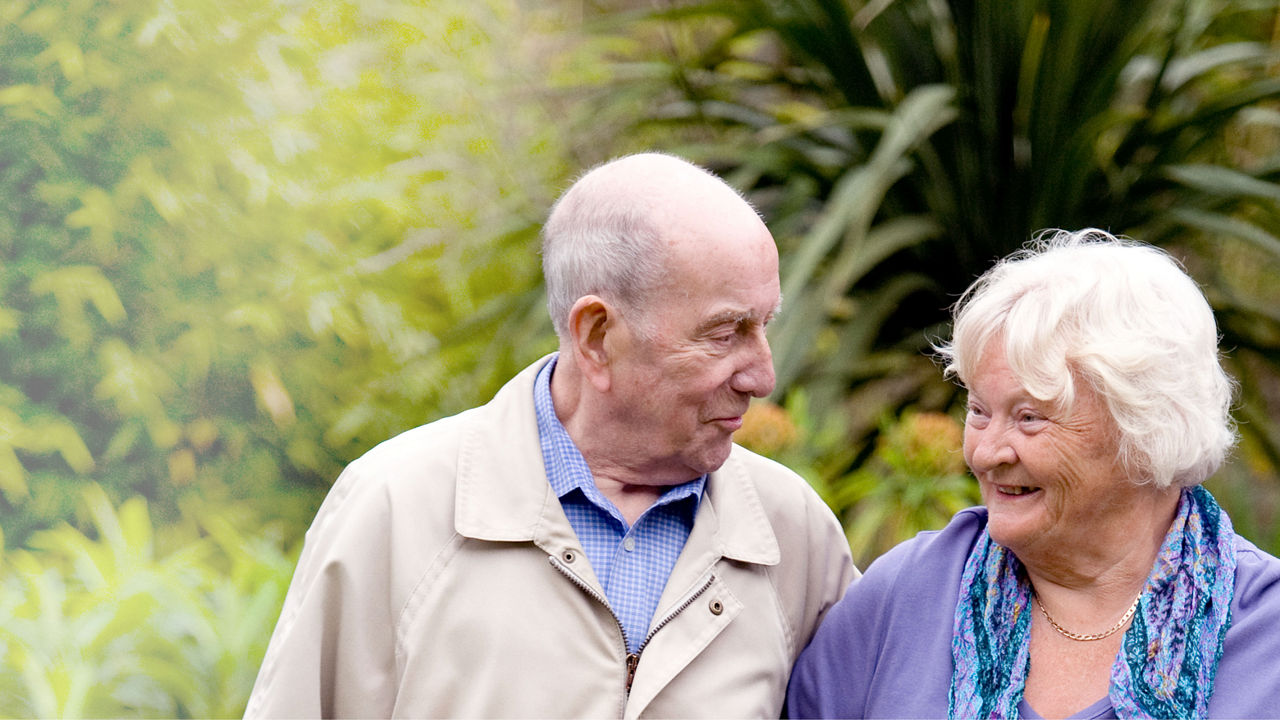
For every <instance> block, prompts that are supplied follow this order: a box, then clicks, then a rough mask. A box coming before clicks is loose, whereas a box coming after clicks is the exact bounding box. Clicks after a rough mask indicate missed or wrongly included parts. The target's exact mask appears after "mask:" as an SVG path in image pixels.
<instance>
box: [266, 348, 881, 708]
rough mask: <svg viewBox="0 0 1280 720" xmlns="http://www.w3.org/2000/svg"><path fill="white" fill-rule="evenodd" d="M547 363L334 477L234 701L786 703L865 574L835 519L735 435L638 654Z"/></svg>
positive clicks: (280, 704)
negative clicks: (556, 426) (542, 376)
mask: <svg viewBox="0 0 1280 720" xmlns="http://www.w3.org/2000/svg"><path fill="white" fill-rule="evenodd" d="M544 362H546V358H544V359H543V360H541V361H539V362H537V363H535V364H534V365H533V366H531V367H530V368H528V369H526V370H524V371H523V372H521V373H520V374H519V375H518V376H516V377H515V378H514V379H513V380H511V381H510V382H509V383H508V384H507V385H506V386H505V387H504V388H503V389H502V390H501V391H499V393H498V394H497V396H495V397H494V399H493V400H492V401H491V402H489V404H487V405H485V406H483V407H480V408H476V409H473V410H469V411H467V412H464V413H461V414H459V415H456V416H454V417H451V418H446V419H444V420H440V421H438V422H434V423H431V424H429V425H425V426H422V427H419V428H416V429H414V430H410V431H408V432H406V433H404V434H402V435H399V436H398V437H395V438H392V439H391V440H388V441H387V442H385V443H382V444H381V445H379V446H378V447H376V448H374V449H373V450H371V451H370V452H369V453H367V454H366V455H365V456H364V457H362V458H360V459H359V460H357V461H355V462H354V463H352V464H351V465H350V467H348V468H347V470H346V471H345V472H343V473H342V475H341V476H340V477H339V478H338V481H337V483H336V484H335V485H334V487H333V489H332V491H331V492H330V493H329V496H328V497H327V498H326V499H325V502H324V505H323V506H322V507H321V508H320V511H319V513H317V515H316V518H315V522H314V523H313V524H312V526H311V529H310V530H309V531H308V532H307V538H306V544H305V546H304V549H303V553H302V557H301V559H300V560H299V562H298V567H297V570H296V572H295V573H294V577H293V582H292V585H291V586H290V588H289V593H288V596H287V598H286V599H285V603H284V609H283V611H282V612H281V615H280V621H279V623H278V625H277V626H276V629H275V633H274V634H273V635H272V638H271V644H270V647H269V648H268V650H267V654H266V658H265V660H264V661H263V665H262V669H261V671H260V672H259V675H258V679H257V683H256V685H255V686H254V689H253V695H252V697H251V698H250V700H249V706H248V709H247V710H246V717H322V716H323V717H472V718H490V717H525V718H535V717H592V718H603V717H625V718H636V717H699V716H701V717H708V716H714V717H720V718H731V717H777V716H778V714H779V712H780V710H781V707H782V702H783V695H784V692H785V690H786V685H787V677H788V674H789V672H790V670H791V665H792V663H793V662H794V660H795V658H796V656H797V655H798V654H799V653H800V651H801V650H802V649H803V648H804V646H805V645H806V644H807V643H808V641H809V637H810V635H811V634H812V633H813V631H814V629H815V628H816V627H817V624H818V621H819V620H820V619H821V618H822V616H823V614H824V613H825V612H826V611H827V608H829V607H831V605H832V604H833V603H834V602H835V601H836V600H838V599H839V598H840V597H841V596H842V595H843V594H844V590H845V587H846V586H847V585H848V584H849V582H850V581H851V580H852V579H853V578H854V577H856V576H857V570H855V569H854V567H853V565H852V562H851V561H850V558H849V552H848V546H847V544H846V541H845V538H844V534H843V533H842V531H841V529H840V526H839V524H838V523H837V522H836V520H835V518H834V517H833V516H832V514H831V512H830V511H829V510H828V509H827V508H826V506H825V505H823V503H822V502H821V501H820V500H819V498H818V497H817V495H816V494H815V493H814V492H813V491H812V490H811V489H810V488H809V487H808V485H807V484H806V483H805V482H804V480H803V479H801V478H800V477H798V476H797V475H795V474H794V473H792V472H791V471H789V470H787V469H785V468H783V467H782V466H780V465H778V464H776V463H774V462H772V461H770V460H767V459H765V458H762V457H760V456H758V455H755V454H752V453H751V452H749V451H747V450H744V449H742V448H740V447H736V446H735V447H734V449H733V452H732V453H731V454H730V456H729V459H728V461H726V462H725V464H724V466H723V467H721V468H720V470H718V471H716V472H714V473H712V474H711V475H710V477H709V479H708V483H707V486H706V491H705V495H704V497H703V499H702V502H701V504H700V505H699V508H698V512H697V515H696V518H695V521H694V527H693V531H692V533H691V534H690V536H689V540H688V542H687V544H686V546H685V548H684V552H683V553H682V554H681V555H680V558H679V560H678V561H677V563H676V566H675V568H674V570H673V571H672V574H671V578H670V580H669V581H668V583H667V587H666V590H665V592H664V593H663V596H662V599H661V601H660V603H659V606H658V613H657V615H656V616H655V618H654V621H653V623H652V629H651V631H650V635H649V639H648V641H647V643H646V644H645V645H644V647H643V649H642V652H641V654H640V656H639V661H638V664H635V665H634V667H633V668H629V667H628V662H627V651H626V648H625V645H624V643H623V639H622V632H621V630H620V626H619V624H618V622H617V620H616V619H615V618H614V616H613V614H612V612H611V611H610V610H609V607H608V606H607V605H606V603H605V601H604V600H603V598H604V592H603V591H602V590H601V588H600V584H599V582H597V580H596V577H595V575H594V573H593V572H592V571H591V567H590V566H589V564H588V562H587V560H586V556H585V555H584V554H583V552H582V550H581V545H580V544H579V542H578V539H577V537H576V536H575V535H574V532H573V529H572V528H571V527H570V525H569V522H568V520H567V519H566V518H565V515H564V511H563V510H562V509H561V507H560V502H559V500H558V499H557V497H556V496H555V494H554V493H553V492H552V490H551V487H550V484H549V483H548V482H547V480H546V476H545V474H544V470H543V463H542V452H541V449H540V446H539V442H538V431H537V425H536V420H535V415H534V408H533V381H534V377H535V376H536V373H537V371H538V369H539V368H540V367H541V366H542V364H543V363H544ZM631 671H633V672H631ZM629 675H630V676H631V687H630V690H629V691H628V689H627V683H628V676H629Z"/></svg>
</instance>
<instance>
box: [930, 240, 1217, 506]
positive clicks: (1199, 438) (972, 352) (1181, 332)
mask: <svg viewBox="0 0 1280 720" xmlns="http://www.w3.org/2000/svg"><path fill="white" fill-rule="evenodd" d="M953 312H954V315H953V316H954V320H955V322H954V329H953V333H952V339H951V342H950V343H949V344H945V345H942V346H940V347H938V348H937V350H938V352H939V354H940V355H941V356H942V358H943V360H944V361H945V363H946V367H945V372H946V374H947V375H948V376H954V377H957V378H959V380H960V382H961V383H967V382H968V381H969V380H970V379H971V378H973V377H974V374H975V372H976V371H977V369H978V368H977V365H978V362H979V361H980V358H981V357H982V353H983V352H984V350H985V349H986V347H987V345H988V343H990V342H991V341H992V340H993V339H995V338H997V337H1002V338H1003V345H1004V351H1005V357H1006V360H1007V361H1008V363H1009V367H1010V369H1011V370H1012V371H1013V373H1014V375H1015V376H1016V377H1017V378H1018V380H1019V382H1021V383H1022V385H1023V387H1024V388H1025V389H1026V390H1027V392H1028V393H1030V394H1031V395H1032V396H1034V397H1036V398H1038V399H1040V400H1043V401H1049V402H1053V403H1056V404H1057V405H1058V406H1059V407H1060V408H1062V409H1063V410H1064V411H1069V409H1070V407H1071V404H1072V401H1073V399H1074V397H1075V392H1076V385H1075V383H1076V382H1077V381H1079V380H1083V381H1085V382H1087V383H1089V384H1090V385H1091V386H1092V387H1093V388H1094V389H1095V390H1096V391H1097V392H1098V393H1099V394H1100V395H1101V397H1102V398H1103V399H1104V401H1105V403H1106V407H1107V409H1108V410H1109V412H1110V414H1111V416H1112V418H1113V419H1114V420H1115V423H1116V426H1117V428H1118V429H1119V433H1120V438H1119V446H1120V459H1121V461H1122V463H1123V467H1124V468H1125V469H1126V471H1127V472H1128V473H1129V476H1130V477H1131V478H1132V479H1133V480H1135V481H1136V482H1149V483H1152V484H1155V485H1157V486H1159V487H1169V486H1171V485H1179V486H1190V485H1195V484H1197V483H1200V482H1203V481H1204V480H1205V479H1207V478H1208V477H1209V476H1210V475H1212V474H1213V473H1214V472H1215V471H1216V470H1217V469H1218V467H1219V466H1220V465H1221V464H1222V462H1223V460H1224V459H1225V457H1226V454H1227V452H1228V451H1229V450H1230V449H1231V447H1232V445H1234V444H1235V440H1236V434H1235V428H1234V424H1233V422H1232V420H1231V401H1232V394H1233V390H1234V384H1233V383H1232V381H1231V379H1230V378H1229V377H1228V376H1227V374H1226V373H1225V372H1224V371H1223V369H1222V364H1221V362H1220V358H1219V353H1218V331H1217V326H1216V325H1215V323H1214V319H1213V311H1212V309H1210V307H1209V304H1208V302H1206V300H1205V298H1204V294H1203V293H1202V292H1201V291H1200V288H1199V287H1198V286H1197V285H1196V283H1195V281H1194V280H1192V279H1191V278H1190V277H1189V276H1188V275H1187V274H1186V273H1185V272H1184V271H1183V269H1182V268H1181V266H1180V265H1179V264H1178V262H1177V261H1176V260H1174V259H1173V258H1172V257H1171V256H1169V255H1168V253H1166V252H1164V251H1163V250H1160V249H1159V248H1156V247H1153V246H1151V245H1146V244H1144V243H1139V242H1136V241H1133V240H1129V239H1121V238H1116V237H1114V236H1112V235H1110V234H1109V233H1107V232H1104V231H1102V230H1096V229H1088V230H1081V231H1079V232H1065V231H1061V230H1059V231H1046V232H1043V233H1040V234H1039V235H1038V236H1037V237H1036V238H1035V239H1034V240H1033V241H1032V242H1031V243H1029V244H1028V245H1027V246H1026V247H1025V248H1024V249H1022V250H1020V251H1018V252H1015V253H1014V254H1012V255H1010V256H1009V257H1007V258H1005V259H1003V260H1001V261H1000V262H999V263H997V264H996V266H995V267H993V268H991V269H990V270H989V271H987V272H986V273H985V274H984V275H983V276H982V277H981V278H979V279H978V280H977V282H975V283H974V284H973V285H972V286H971V287H970V288H969V289H968V290H967V291H966V292H965V294H964V295H963V296H962V297H961V298H960V301H959V302H958V303H956V306H955V308H954V311H953Z"/></svg>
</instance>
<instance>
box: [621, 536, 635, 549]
mask: <svg viewBox="0 0 1280 720" xmlns="http://www.w3.org/2000/svg"><path fill="white" fill-rule="evenodd" d="M622 549H623V550H626V551H627V552H631V551H632V550H635V549H636V539H635V538H633V537H631V536H627V538H626V539H624V540H623V541H622Z"/></svg>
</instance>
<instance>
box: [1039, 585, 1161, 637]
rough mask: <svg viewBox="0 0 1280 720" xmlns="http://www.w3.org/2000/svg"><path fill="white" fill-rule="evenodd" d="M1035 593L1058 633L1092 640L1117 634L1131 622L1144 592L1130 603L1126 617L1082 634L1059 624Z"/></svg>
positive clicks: (1041, 608) (1047, 618)
mask: <svg viewBox="0 0 1280 720" xmlns="http://www.w3.org/2000/svg"><path fill="white" fill-rule="evenodd" d="M1033 595H1034V597H1035V600H1036V605H1039V606H1040V613H1041V614H1042V615H1044V619H1045V620H1048V621H1049V624H1050V625H1052V626H1053V629H1054V630H1057V631H1058V634H1059V635H1061V636H1062V637H1064V638H1067V639H1068V640H1075V641H1076V642H1090V641H1093V640H1101V639H1103V638H1107V637H1111V636H1112V635H1115V634H1116V633H1117V632H1119V631H1120V628H1122V627H1124V625H1125V623H1127V622H1129V618H1131V617H1133V613H1134V612H1136V611H1137V609H1138V601H1139V600H1141V599H1142V593H1138V597H1136V598H1134V599H1133V604H1132V605H1130V606H1129V609H1128V610H1126V611H1125V613H1124V617H1122V618H1120V620H1119V621H1118V622H1116V624H1115V625H1112V626H1111V627H1109V628H1107V629H1106V630H1103V631H1102V632H1100V633H1094V634H1092V635H1081V634H1080V633H1073V632H1071V631H1070V630H1068V629H1066V628H1064V627H1062V626H1061V625H1059V624H1058V623H1057V622H1055V621H1054V619H1053V618H1052V617H1051V616H1050V615H1049V611H1048V610H1045V609H1044V603H1043V602H1041V601H1040V596H1039V595H1038V594H1033Z"/></svg>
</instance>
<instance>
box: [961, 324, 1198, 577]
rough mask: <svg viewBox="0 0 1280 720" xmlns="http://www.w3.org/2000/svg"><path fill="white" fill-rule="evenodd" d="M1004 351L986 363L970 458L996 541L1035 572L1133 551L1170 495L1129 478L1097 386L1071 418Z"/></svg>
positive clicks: (1080, 395)
mask: <svg viewBox="0 0 1280 720" xmlns="http://www.w3.org/2000/svg"><path fill="white" fill-rule="evenodd" d="M1003 345H1004V343H1003V340H1002V339H1001V338H999V337H997V338H996V339H995V340H992V341H991V342H990V343H988V345H987V348H986V350H985V351H984V352H983V355H982V359H981V361H980V362H979V363H978V367H977V371H976V374H975V377H973V378H972V380H971V382H970V383H969V408H968V413H967V415H966V417H965V431H964V458H965V461H966V462H968V463H969V468H970V469H971V470H972V471H973V474H974V476H975V477H977V479H978V482H979V485H980V487H981V490H982V499H983V502H984V503H985V504H986V506H987V510H988V513H989V520H988V530H989V532H990V533H991V537H992V539H993V540H995V541H996V542H997V543H999V544H1001V545H1003V546H1005V547H1007V548H1009V549H1010V550H1012V551H1013V552H1014V554H1015V555H1017V556H1018V558H1019V559H1021V560H1022V561H1023V562H1024V563H1026V564H1027V565H1028V566H1032V565H1033V564H1034V563H1036V562H1037V561H1039V562H1041V563H1057V562H1067V563H1071V562H1074V561H1076V560H1084V559H1087V557H1088V555H1089V553H1090V550H1091V549H1096V550H1097V554H1098V555H1106V554H1108V553H1110V552H1111V550H1112V549H1114V548H1115V547H1117V544H1118V545H1120V546H1123V545H1125V544H1126V542H1125V541H1126V540H1127V539H1128V538H1127V537H1126V536H1127V535H1128V534H1130V533H1132V532H1133V531H1134V530H1135V529H1137V528H1138V527H1142V528H1145V527H1147V522H1148V521H1149V520H1150V519H1151V518H1152V517H1153V516H1154V515H1155V514H1156V513H1157V512H1159V511H1161V510H1162V508H1163V506H1164V503H1163V502H1160V501H1158V499H1157V498H1163V497H1167V496H1168V491H1167V490H1165V491H1161V490H1156V489H1155V488H1152V487H1151V486H1145V485H1144V486H1139V485H1136V484H1134V483H1132V482H1130V481H1128V480H1127V479H1126V478H1125V477H1124V473H1123V470H1122V466H1121V464H1120V463H1119V461H1118V459H1117V449H1118V442H1117V432H1116V430H1115V424H1114V422H1113V421H1112V420H1111V416H1110V414H1109V413H1108V412H1107V410H1106V406H1105V404H1104V402H1103V399H1102V398H1101V397H1100V396H1099V395H1098V394H1097V392H1095V391H1094V390H1093V388H1092V387H1090V386H1089V385H1088V383H1085V382H1077V383H1076V397H1075V402H1074V406H1073V407H1072V409H1071V412H1070V413H1069V414H1064V413H1062V412H1061V411H1059V410H1058V409H1056V408H1055V407H1054V405H1053V404H1052V403H1049V402H1046V401H1042V400H1037V399H1036V398H1034V397H1032V396H1031V395H1030V394H1028V393H1027V391H1026V390H1025V389H1024V388H1023V387H1022V384H1021V383H1020V382H1019V381H1018V379H1017V378H1016V377H1015V376H1014V374H1013V371H1012V370H1010V368H1009V365H1008V363H1007V362H1006V360H1005V355H1004V349H1003ZM1175 492H1176V491H1175Z"/></svg>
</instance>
